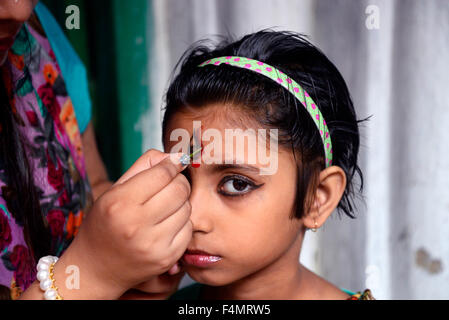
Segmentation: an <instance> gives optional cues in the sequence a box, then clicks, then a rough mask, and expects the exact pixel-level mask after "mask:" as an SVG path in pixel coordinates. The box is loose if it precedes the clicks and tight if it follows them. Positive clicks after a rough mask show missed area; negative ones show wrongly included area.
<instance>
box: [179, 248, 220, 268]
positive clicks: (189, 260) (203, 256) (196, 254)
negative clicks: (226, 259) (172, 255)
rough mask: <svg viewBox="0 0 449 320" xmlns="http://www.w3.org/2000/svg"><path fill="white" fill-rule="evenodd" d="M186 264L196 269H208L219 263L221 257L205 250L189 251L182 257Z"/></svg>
mask: <svg viewBox="0 0 449 320" xmlns="http://www.w3.org/2000/svg"><path fill="white" fill-rule="evenodd" d="M182 260H183V262H184V263H186V264H188V265H193V266H196V267H207V266H209V265H211V264H214V263H217V262H219V261H220V260H221V257H220V256H218V255H215V254H210V253H208V252H206V251H203V250H197V249H187V250H186V252H185V253H184V255H183V256H182Z"/></svg>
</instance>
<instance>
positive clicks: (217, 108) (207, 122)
mask: <svg viewBox="0 0 449 320" xmlns="http://www.w3.org/2000/svg"><path fill="white" fill-rule="evenodd" d="M165 130H166V132H165V135H164V136H165V140H164V146H165V147H166V148H169V147H170V145H173V144H174V143H176V141H178V140H179V139H177V138H176V136H179V135H180V133H179V132H185V134H186V135H188V136H189V139H190V145H192V144H193V140H197V141H201V140H205V141H203V143H204V145H206V144H207V142H211V141H212V139H211V136H213V139H217V138H219V139H221V140H223V141H222V142H223V143H225V142H226V141H227V142H226V143H228V142H231V141H230V139H231V140H232V137H234V139H235V138H240V139H239V140H237V141H234V143H237V144H238V141H248V140H249V139H256V141H257V139H258V138H257V137H258V136H260V137H261V138H264V139H265V140H266V143H267V144H268V145H267V147H269V144H270V141H269V140H270V136H269V133H270V130H269V129H268V128H266V127H264V126H262V125H261V124H260V123H259V122H258V121H257V120H256V119H254V118H252V117H251V116H250V115H248V113H246V112H244V111H242V110H241V109H239V108H238V107H235V106H233V105H225V104H211V105H208V106H206V107H203V108H198V109H193V108H190V107H185V108H184V109H183V110H182V111H181V112H177V113H175V114H174V115H173V116H172V118H171V119H170V121H169V122H168V124H167V127H166V128H165ZM226 137H228V138H230V139H226ZM184 139H185V137H184ZM242 139H243V140H242ZM225 140H226V141H225Z"/></svg>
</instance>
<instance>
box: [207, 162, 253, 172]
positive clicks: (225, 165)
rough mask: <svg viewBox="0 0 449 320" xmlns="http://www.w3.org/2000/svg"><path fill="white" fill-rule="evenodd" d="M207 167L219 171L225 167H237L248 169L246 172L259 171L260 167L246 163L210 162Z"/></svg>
mask: <svg viewBox="0 0 449 320" xmlns="http://www.w3.org/2000/svg"><path fill="white" fill-rule="evenodd" d="M209 167H210V168H211V171H212V172H219V171H224V170H226V169H239V170H243V171H248V172H252V173H257V174H259V173H260V169H259V168H257V167H253V166H250V165H246V164H233V163H230V164H211V165H209Z"/></svg>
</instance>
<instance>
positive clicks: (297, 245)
mask: <svg viewBox="0 0 449 320" xmlns="http://www.w3.org/2000/svg"><path fill="white" fill-rule="evenodd" d="M303 237H304V234H303V233H302V232H300V233H299V235H298V238H297V239H296V241H295V242H294V243H293V244H292V246H291V247H290V248H289V249H288V250H287V251H286V252H285V253H284V254H283V255H282V256H281V257H279V258H278V259H276V260H275V261H273V262H272V263H271V264H270V265H268V266H266V267H264V268H263V269H261V270H258V271H257V272H255V273H253V274H250V275H248V276H246V277H244V278H242V279H239V280H237V281H235V282H233V283H230V284H228V285H225V286H220V287H211V286H205V287H204V288H203V293H202V296H203V297H202V298H206V299H217V300H266V299H270V300H289V299H298V298H300V297H302V296H304V293H305V292H307V289H306V287H307V285H306V282H307V281H306V278H307V270H306V269H305V268H304V267H303V266H302V265H301V264H300V263H299V255H300V251H301V245H302V240H303Z"/></svg>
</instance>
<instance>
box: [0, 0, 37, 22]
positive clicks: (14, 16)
mask: <svg viewBox="0 0 449 320" xmlns="http://www.w3.org/2000/svg"><path fill="white" fill-rule="evenodd" d="M36 3H37V1H36V0H1V1H0V23H1V26H3V25H4V24H7V23H8V22H9V23H13V22H16V23H24V22H25V21H27V20H28V19H29V18H30V16H31V14H32V13H33V9H34V5H35V4H36Z"/></svg>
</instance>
